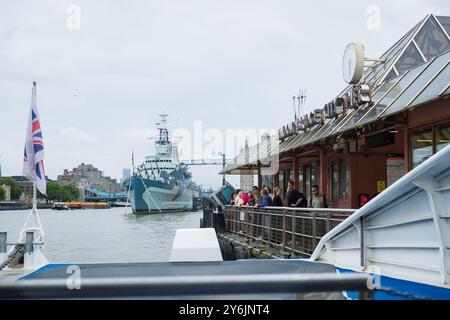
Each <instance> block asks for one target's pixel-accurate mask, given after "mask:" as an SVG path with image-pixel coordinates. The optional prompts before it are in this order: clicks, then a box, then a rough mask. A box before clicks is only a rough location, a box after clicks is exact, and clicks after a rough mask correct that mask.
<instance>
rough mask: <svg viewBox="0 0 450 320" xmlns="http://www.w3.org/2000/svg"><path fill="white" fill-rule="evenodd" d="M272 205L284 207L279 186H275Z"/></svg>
mask: <svg viewBox="0 0 450 320" xmlns="http://www.w3.org/2000/svg"><path fill="white" fill-rule="evenodd" d="M272 206H273V207H282V206H283V200H281V197H280V188H279V187H275V188H274V189H273V199H272Z"/></svg>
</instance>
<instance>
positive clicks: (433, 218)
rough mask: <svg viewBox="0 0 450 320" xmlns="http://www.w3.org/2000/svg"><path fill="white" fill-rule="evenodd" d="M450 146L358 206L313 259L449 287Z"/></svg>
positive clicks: (327, 238)
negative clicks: (374, 269) (371, 269)
mask: <svg viewBox="0 0 450 320" xmlns="http://www.w3.org/2000/svg"><path fill="white" fill-rule="evenodd" d="M449 250H450V145H448V146H446V147H445V148H444V149H442V150H441V151H439V152H438V153H437V154H435V155H434V156H432V157H431V158H429V159H428V160H426V161H425V162H423V163H422V164H420V165H419V166H418V167H416V168H415V169H413V170H412V171H410V172H409V173H408V174H406V175H405V176H403V177H402V178H401V179H399V180H398V181H396V182H395V183H394V184H392V185H391V186H390V187H388V188H387V189H386V190H385V191H384V192H382V193H381V194H379V195H378V196H377V197H375V198H374V199H372V200H371V201H370V202H369V203H367V204H366V205H365V206H364V207H362V208H361V209H359V210H358V211H356V212H355V213H354V214H352V215H351V216H350V217H349V218H347V219H346V220H345V221H343V222H342V223H341V224H339V225H338V226H337V227H336V228H334V229H333V230H331V231H330V232H329V233H328V234H326V235H325V236H324V237H323V238H322V239H321V241H320V242H319V244H318V246H317V248H316V249H315V251H314V253H313V255H312V256H311V260H315V261H320V262H327V263H332V264H334V265H335V266H337V267H342V268H344V269H351V270H356V271H366V270H368V269H370V268H374V267H375V268H377V269H378V270H379V272H380V273H381V274H383V275H387V276H392V277H396V278H400V279H406V280H411V281H417V282H420V283H426V284H433V285H438V286H444V287H450V251H449Z"/></svg>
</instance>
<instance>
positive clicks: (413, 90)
mask: <svg viewBox="0 0 450 320" xmlns="http://www.w3.org/2000/svg"><path fill="white" fill-rule="evenodd" d="M449 57H450V52H449V54H448V55H446V54H444V55H441V56H439V57H437V58H436V59H435V60H433V61H432V62H431V63H429V64H428V67H427V68H426V69H424V71H423V72H422V73H421V74H420V76H419V77H418V78H417V79H416V80H414V82H413V83H411V85H410V86H409V87H408V88H407V89H406V90H405V91H404V92H403V93H402V94H401V95H400V96H399V97H398V98H397V99H396V100H395V101H394V103H392V104H391V106H390V107H389V108H388V109H387V110H386V111H385V112H384V113H383V116H386V115H388V114H393V113H396V112H399V111H402V110H403V109H404V108H405V107H406V106H407V104H408V103H409V102H410V101H411V99H412V98H413V97H414V96H415V95H416V94H417V93H418V92H420V90H422V88H423V87H424V86H425V85H426V84H427V82H429V81H430V80H431V79H432V78H433V77H434V76H435V75H436V73H437V72H438V71H439V70H441V69H442V67H443V66H444V65H445V64H446V63H447V62H448V59H449ZM443 87H444V85H443ZM443 87H442V88H441V91H442V89H443ZM438 95H439V93H438Z"/></svg>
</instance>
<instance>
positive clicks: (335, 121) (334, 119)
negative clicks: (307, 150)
mask: <svg viewBox="0 0 450 320" xmlns="http://www.w3.org/2000/svg"><path fill="white" fill-rule="evenodd" d="M337 121H338V119H336V118H333V119H330V121H329V122H328V123H326V124H325V126H324V128H323V130H322V132H320V135H319V136H318V137H317V139H321V138H322V137H324V136H325V135H326V134H327V132H328V131H330V129H331V128H333V127H334V124H335V123H337Z"/></svg>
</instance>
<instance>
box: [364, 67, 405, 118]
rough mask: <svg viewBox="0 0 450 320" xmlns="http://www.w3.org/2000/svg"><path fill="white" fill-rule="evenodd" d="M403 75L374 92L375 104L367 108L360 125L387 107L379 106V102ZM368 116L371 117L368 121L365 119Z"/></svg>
mask: <svg viewBox="0 0 450 320" xmlns="http://www.w3.org/2000/svg"><path fill="white" fill-rule="evenodd" d="M403 77H404V75H403V76H399V77H396V78H394V79H391V80H389V81H388V82H385V83H383V84H382V85H381V87H380V88H379V89H378V90H377V91H376V92H375V93H374V94H373V97H372V101H373V106H372V107H371V108H370V109H368V110H367V112H366V114H365V115H364V116H362V117H361V119H360V120H359V121H358V123H357V124H356V125H359V124H360V123H361V122H364V123H367V122H368V121H372V120H374V119H375V118H376V117H377V115H378V114H379V113H380V112H381V111H383V109H384V108H385V107H381V108H379V107H378V102H380V100H381V99H382V98H383V97H384V96H385V95H386V94H387V93H388V92H389V91H390V90H391V89H392V88H393V87H394V86H395V84H396V83H397V82H399V81H400V80H401V79H402V78H403ZM366 117H369V120H368V121H363V120H364V119H365V118H366Z"/></svg>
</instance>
